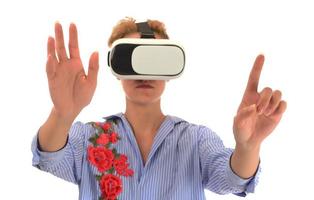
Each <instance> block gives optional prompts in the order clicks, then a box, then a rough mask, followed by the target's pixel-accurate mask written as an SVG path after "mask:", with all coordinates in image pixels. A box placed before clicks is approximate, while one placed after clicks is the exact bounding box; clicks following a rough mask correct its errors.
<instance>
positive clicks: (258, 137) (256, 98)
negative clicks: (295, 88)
mask: <svg viewBox="0 0 314 200" xmlns="http://www.w3.org/2000/svg"><path fill="white" fill-rule="evenodd" d="M263 64H264V56H263V55H259V56H258V57H257V58H256V60H255V63H254V65H253V68H252V70H251V73H250V76H249V80H248V83H247V87H246V89H245V92H244V95H243V98H242V102H241V104H240V106H239V108H238V112H237V115H236V116H235V118H234V125H233V130H234V136H235V140H236V142H237V143H238V144H243V145H251V146H255V145H259V144H261V142H262V141H263V140H264V139H265V138H266V137H267V136H268V135H269V134H270V133H271V132H272V131H273V130H274V129H275V127H276V126H277V125H278V123H279V121H280V119H281V117H282V115H283V113H284V112H285V110H286V107H287V103H286V102H285V101H283V100H281V92H280V91H279V90H275V91H273V90H272V89H271V88H269V87H266V88H264V89H263V90H262V91H261V92H258V91H257V89H258V82H259V78H260V74H261V71H262V67H263Z"/></svg>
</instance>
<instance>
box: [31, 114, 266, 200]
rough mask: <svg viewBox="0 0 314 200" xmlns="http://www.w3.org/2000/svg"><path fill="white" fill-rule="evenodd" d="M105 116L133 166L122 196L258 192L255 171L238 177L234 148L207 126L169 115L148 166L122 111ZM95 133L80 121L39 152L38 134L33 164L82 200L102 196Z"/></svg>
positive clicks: (178, 198) (158, 198) (174, 198)
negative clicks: (60, 141) (90, 154)
mask: <svg viewBox="0 0 314 200" xmlns="http://www.w3.org/2000/svg"><path fill="white" fill-rule="evenodd" d="M105 119H115V120H116V121H117V124H116V125H115V126H114V129H115V131H116V132H117V133H118V134H119V137H120V138H121V140H119V142H118V143H116V144H114V145H116V146H115V148H116V149H117V151H118V152H119V153H123V154H126V155H127V157H128V162H129V164H130V165H129V167H130V168H131V169H133V170H134V175H133V176H132V177H127V178H126V177H121V179H122V183H123V192H122V193H120V195H119V199H121V200H132V199H134V200H147V199H150V200H162V199H171V200H185V199H186V200H190V199H193V200H203V199H205V193H204V189H208V190H210V191H212V192H215V193H218V194H227V193H234V194H237V195H240V196H245V195H246V194H247V193H250V192H254V188H255V186H256V184H257V175H255V176H253V177H252V178H250V179H242V178H240V177H239V176H237V175H236V174H235V173H234V172H233V171H232V169H231V167H230V157H231V154H232V152H233V149H230V148H225V147H224V145H223V143H222V141H221V139H220V138H219V137H218V136H217V135H216V133H214V132H213V131H212V130H210V129H209V128H207V127H205V126H202V125H195V124H191V123H188V122H187V121H185V120H183V119H180V118H178V117H174V116H170V115H167V116H166V118H165V120H164V121H163V123H162V124H161V126H160V128H159V130H158V132H157V133H156V136H155V138H154V141H153V145H152V147H151V150H150V153H149V155H148V159H147V161H146V164H145V165H144V164H143V163H144V162H143V159H142V156H141V153H140V150H139V147H138V145H137V142H136V139H135V136H134V133H133V131H132V129H131V126H130V124H129V122H128V121H127V119H126V118H125V116H124V114H123V113H119V114H116V115H112V116H109V117H106V118H105ZM93 134H95V130H94V128H93V127H92V126H91V125H90V124H84V123H81V122H76V123H74V124H73V125H72V127H71V129H70V131H69V135H68V141H67V144H66V145H65V147H64V148H62V149H61V150H59V151H57V152H43V151H40V150H39V148H38V136H36V137H35V138H34V140H33V142H32V152H33V166H36V167H38V168H39V169H41V170H43V171H46V172H49V173H51V174H53V175H55V176H57V177H60V178H62V179H64V180H67V181H70V182H73V183H75V184H77V185H78V187H79V199H84V200H89V199H93V200H94V199H95V200H96V199H98V197H99V196H100V189H99V186H98V182H97V180H96V178H95V175H96V174H98V173H97V169H96V168H95V167H94V166H92V165H91V164H90V163H89V162H88V160H87V147H88V145H90V142H89V141H88V139H89V138H90V137H91V136H92V135H93ZM259 169H260V167H258V170H257V171H258V172H259V171H260V170H259ZM257 174H258V173H257Z"/></svg>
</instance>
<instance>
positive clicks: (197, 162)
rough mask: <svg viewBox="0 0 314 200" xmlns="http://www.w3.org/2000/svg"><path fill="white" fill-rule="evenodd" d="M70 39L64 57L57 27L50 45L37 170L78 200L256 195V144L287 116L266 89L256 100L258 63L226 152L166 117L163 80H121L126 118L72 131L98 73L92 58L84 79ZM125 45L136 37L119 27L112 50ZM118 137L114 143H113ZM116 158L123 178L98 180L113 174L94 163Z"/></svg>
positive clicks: (156, 25) (200, 131) (210, 135)
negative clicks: (71, 186)
mask: <svg viewBox="0 0 314 200" xmlns="http://www.w3.org/2000/svg"><path fill="white" fill-rule="evenodd" d="M148 24H149V26H150V28H151V29H152V30H153V31H154V33H155V37H156V39H160V38H163V39H167V38H168V36H167V33H166V31H165V28H164V25H163V23H161V22H159V21H153V20H149V21H148ZM69 32H70V36H69V54H70V55H69V57H68V56H67V54H66V49H65V46H64V39H63V31H62V27H61V25H60V24H59V23H56V24H55V39H54V38H52V37H49V39H48V60H47V65H46V67H47V68H46V69H47V77H48V83H49V91H50V95H51V98H52V101H53V105H54V106H53V108H52V111H51V113H50V115H49V117H48V119H47V121H46V122H45V123H44V124H43V125H42V126H41V127H40V130H39V132H38V135H37V136H36V137H35V139H34V141H33V144H32V151H33V155H34V157H33V165H34V166H37V167H38V168H40V169H41V170H44V171H48V172H50V173H52V174H54V175H56V176H58V177H61V178H63V179H65V180H67V181H71V182H74V183H76V184H78V185H79V191H80V195H79V199H98V198H99V197H101V198H102V199H115V198H116V197H119V199H152V200H153V199H156V200H157V199H180V200H182V199H205V195H204V189H209V190H211V191H213V192H216V193H219V194H227V193H234V194H238V195H241V196H244V195H245V194H246V193H248V192H253V191H254V188H255V185H256V182H257V180H256V179H257V172H258V169H259V151H260V146H261V143H262V141H263V140H264V139H265V138H266V137H267V136H268V135H269V134H270V133H271V132H272V131H273V129H274V128H275V127H276V126H277V124H278V123H279V121H280V119H281V117H282V115H283V113H284V111H285V109H286V102H285V101H283V100H281V92H280V91H278V90H275V91H272V89H270V88H268V87H266V88H264V89H263V90H262V91H261V92H257V87H258V80H259V76H260V73H261V69H262V66H263V62H264V57H263V56H262V55H260V56H258V57H257V58H256V61H255V63H254V66H253V68H252V71H251V74H250V77H249V81H248V84H247V88H246V90H245V93H244V96H243V99H242V102H241V104H240V106H239V109H238V112H237V114H236V116H235V118H234V126H233V130H234V136H235V140H236V147H235V149H234V150H233V149H229V148H225V147H224V145H223V143H222V141H221V140H220V138H219V137H218V136H217V135H216V134H215V133H214V132H213V131H212V130H210V129H209V128H207V127H204V126H200V125H194V124H191V123H189V122H187V121H185V120H183V119H180V118H178V117H174V116H170V115H165V114H163V112H162V110H161V106H160V99H161V95H162V93H163V91H164V89H165V85H166V82H165V81H163V80H145V81H144V80H121V83H122V86H123V90H124V92H125V96H126V110H125V112H124V113H119V114H116V115H113V116H109V117H107V118H106V120H107V121H108V123H100V124H99V123H97V124H94V125H91V124H83V123H81V122H76V123H74V124H72V123H73V122H74V120H75V118H76V117H77V116H78V114H79V113H80V111H81V110H82V109H83V108H84V107H85V106H87V105H88V104H89V103H90V101H91V99H92V97H93V94H94V91H95V88H96V83H97V73H98V68H99V67H98V53H96V52H95V53H93V54H92V55H91V57H90V61H89V67H88V73H87V75H86V74H85V72H84V68H83V66H82V62H81V60H80V55H79V47H78V39H77V30H76V27H75V25H74V24H71V25H70V29H69ZM123 37H124V38H139V37H140V34H139V33H138V31H137V28H136V24H135V20H133V19H130V18H128V19H124V20H121V21H120V22H119V23H118V24H117V26H116V27H114V29H113V32H112V35H111V37H110V39H109V46H111V44H112V43H113V42H114V41H115V40H116V39H119V38H123ZM112 121H115V122H116V124H114V123H111V122H112ZM109 122H110V123H109ZM97 126H98V128H99V127H102V128H103V130H105V129H107V130H110V131H111V132H112V134H111V135H110V138H109V136H108V137H107V138H105V139H104V140H100V139H99V140H98V141H97V139H98V138H100V136H97V137H96V136H95V132H96V131H95V130H96V129H97V128H95V127H97ZM115 134H116V135H118V138H119V139H120V140H119V141H118V142H116V140H112V135H114V136H115V137H116V135H115ZM96 135H97V134H96ZM90 138H94V139H95V140H90ZM91 141H94V142H91ZM99 141H100V142H99ZM104 141H105V142H104ZM108 141H109V142H108ZM101 142H102V144H108V143H110V142H111V143H110V144H111V145H112V146H114V148H115V149H116V151H117V152H119V154H116V153H114V155H115V156H114V157H112V155H113V154H112V153H111V154H110V152H107V154H106V153H104V152H105V151H102V150H100V151H101V152H100V153H99V152H96V150H95V149H96V147H93V145H92V144H94V145H95V144H99V143H101ZM107 147H108V146H107ZM109 154H110V156H111V157H110V156H109ZM117 155H124V157H123V158H124V161H123V163H124V164H123V166H124V169H125V171H124V172H125V176H118V178H116V179H114V178H112V179H110V178H108V177H106V178H107V179H105V178H103V177H105V175H106V174H107V175H108V174H110V172H112V171H110V169H109V168H106V169H109V171H107V170H104V169H105V168H101V167H100V166H99V163H100V162H102V161H107V160H108V159H107V158H108V157H110V159H111V160H112V163H114V162H116V160H117V159H120V158H122V156H121V157H119V156H117ZM97 156H98V157H97ZM104 158H106V159H107V160H106V159H104ZM120 161H121V160H120ZM120 161H117V162H120ZM110 162H111V161H110ZM121 162H122V161H121ZM121 162H120V163H121ZM106 163H107V164H108V162H106ZM110 166H116V165H111V164H110ZM116 170H117V168H116ZM126 172H127V173H126ZM111 174H112V173H111ZM120 175H121V174H120ZM97 177H98V178H97ZM115 177H117V176H115Z"/></svg>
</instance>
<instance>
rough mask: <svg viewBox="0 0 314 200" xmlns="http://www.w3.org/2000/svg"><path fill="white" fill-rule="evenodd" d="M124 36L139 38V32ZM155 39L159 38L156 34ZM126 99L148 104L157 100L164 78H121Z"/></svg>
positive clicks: (164, 82) (161, 91)
mask: <svg viewBox="0 0 314 200" xmlns="http://www.w3.org/2000/svg"><path fill="white" fill-rule="evenodd" d="M125 38H140V34H139V33H130V34H127V35H126V36H125ZM156 38H157V39H160V37H159V36H158V35H156ZM121 83H122V87H123V90H124V92H125V95H126V98H127V100H128V101H131V102H133V103H136V104H143V105H144V104H150V103H154V102H156V101H158V100H159V99H160V97H161V95H162V93H163V91H164V89H165V85H166V81H164V80H121Z"/></svg>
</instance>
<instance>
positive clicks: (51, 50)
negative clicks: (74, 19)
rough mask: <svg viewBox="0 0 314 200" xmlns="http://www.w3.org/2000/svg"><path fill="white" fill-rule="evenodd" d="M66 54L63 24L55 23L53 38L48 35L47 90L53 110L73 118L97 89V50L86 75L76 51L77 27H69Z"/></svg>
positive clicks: (65, 116) (77, 47)
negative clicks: (67, 50)
mask: <svg viewBox="0 0 314 200" xmlns="http://www.w3.org/2000/svg"><path fill="white" fill-rule="evenodd" d="M68 48H69V54H70V55H69V57H68V56H67V53H66V49H65V46H64V38H63V31H62V26H61V24H59V23H56V24H55V39H54V38H53V37H49V38H48V44H47V51H48V60H47V65H46V71H47V77H48V84H49V91H50V95H51V99H52V102H53V104H54V109H55V111H56V112H57V113H58V115H59V116H60V117H62V118H66V119H69V118H70V119H74V118H75V117H76V116H77V115H78V114H79V113H80V111H81V110H82V109H83V108H84V107H85V106H87V105H88V104H89V103H90V101H91V99H92V97H93V95H94V92H95V89H96V84H97V74H98V68H99V64H98V53H97V52H94V53H93V54H92V55H91V57H90V60H89V67H88V75H86V73H85V71H84V68H83V65H82V62H81V58H80V53H79V46H78V36H77V29H76V26H75V25H74V24H71V25H70V28H69V47H68Z"/></svg>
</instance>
